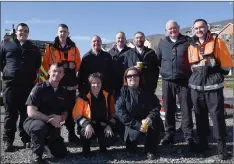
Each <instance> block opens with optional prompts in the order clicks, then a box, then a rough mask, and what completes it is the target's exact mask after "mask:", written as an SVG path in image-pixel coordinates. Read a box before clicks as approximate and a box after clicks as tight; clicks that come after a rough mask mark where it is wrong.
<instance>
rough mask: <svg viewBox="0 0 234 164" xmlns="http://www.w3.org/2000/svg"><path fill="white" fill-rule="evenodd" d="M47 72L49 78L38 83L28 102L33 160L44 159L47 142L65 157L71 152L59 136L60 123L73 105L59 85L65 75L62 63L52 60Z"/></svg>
mask: <svg viewBox="0 0 234 164" xmlns="http://www.w3.org/2000/svg"><path fill="white" fill-rule="evenodd" d="M48 73H49V75H50V77H49V80H48V81H45V82H43V83H40V84H37V85H36V86H35V87H34V88H33V89H32V91H31V93H30V95H29V97H28V100H27V102H26V105H27V114H28V118H27V119H26V120H25V122H24V129H25V131H26V132H27V133H28V135H30V137H31V148H32V153H33V154H32V163H43V162H44V161H43V159H42V155H43V152H44V146H45V145H48V148H49V150H50V151H51V154H52V155H53V156H55V157H59V158H63V157H65V156H66V155H67V154H68V153H67V149H66V146H65V144H64V141H63V138H62V137H61V136H60V128H61V126H60V123H61V122H63V121H64V120H66V118H67V109H70V106H69V105H71V103H69V100H68V99H67V98H68V96H67V91H66V90H65V89H64V88H62V87H59V86H58V84H59V82H60V80H61V79H62V78H63V76H64V68H63V64H62V63H54V64H52V65H51V66H50V69H49V71H48Z"/></svg>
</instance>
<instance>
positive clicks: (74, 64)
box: [42, 24, 81, 143]
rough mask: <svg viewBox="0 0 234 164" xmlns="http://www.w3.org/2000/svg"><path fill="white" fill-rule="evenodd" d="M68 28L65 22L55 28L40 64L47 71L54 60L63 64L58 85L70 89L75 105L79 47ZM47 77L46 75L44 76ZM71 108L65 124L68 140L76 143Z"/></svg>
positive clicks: (79, 62) (79, 59) (79, 60)
mask: <svg viewBox="0 0 234 164" xmlns="http://www.w3.org/2000/svg"><path fill="white" fill-rule="evenodd" d="M68 35H69V29H68V26H67V25H65V24H60V25H59V26H58V30H57V37H56V38H55V40H54V42H53V43H52V44H49V46H48V47H47V48H46V49H45V54H44V57H43V62H42V66H43V67H44V69H45V71H47V72H48V70H49V67H50V65H51V64H53V63H56V62H62V63H63V64H64V71H65V75H64V77H63V79H62V81H61V82H60V86H62V87H64V88H65V89H67V90H68V91H70V94H69V95H70V97H71V100H72V102H73V105H72V106H74V105H75V102H76V90H77V89H78V81H77V77H76V73H77V72H78V71H79V69H80V64H81V58H80V52H79V49H78V48H77V47H76V44H75V43H74V42H73V41H72V40H71V39H70V38H69V37H68ZM46 79H48V77H46ZM71 112H72V109H70V110H69V111H68V117H67V119H66V121H65V125H66V127H67V130H68V132H69V134H68V142H74V143H77V141H78V137H77V136H76V134H75V131H74V126H75V124H74V121H73V118H72V113H71Z"/></svg>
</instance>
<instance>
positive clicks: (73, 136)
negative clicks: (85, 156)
mask: <svg viewBox="0 0 234 164" xmlns="http://www.w3.org/2000/svg"><path fill="white" fill-rule="evenodd" d="M79 141H80V139H79V138H78V137H77V136H76V134H75V133H73V132H69V134H68V142H69V143H76V144H78V143H79Z"/></svg>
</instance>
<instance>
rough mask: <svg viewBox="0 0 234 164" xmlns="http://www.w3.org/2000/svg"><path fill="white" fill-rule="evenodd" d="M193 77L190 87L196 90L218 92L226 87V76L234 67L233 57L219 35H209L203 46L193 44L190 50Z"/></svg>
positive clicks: (189, 56) (190, 80)
mask: <svg viewBox="0 0 234 164" xmlns="http://www.w3.org/2000/svg"><path fill="white" fill-rule="evenodd" d="M188 58H189V63H190V65H191V68H192V71H193V73H192V75H191V77H190V79H189V86H190V87H191V88H192V89H195V90H204V91H209V90H216V89H219V88H223V87H224V83H223V82H224V75H227V74H228V73H229V71H230V69H231V67H232V66H233V62H232V57H231V55H230V53H229V51H228V49H227V46H226V44H225V42H224V41H223V40H222V39H220V38H218V36H217V34H210V33H208V35H207V38H206V41H205V42H204V43H202V44H200V43H199V42H196V43H195V44H194V43H192V44H191V45H190V46H189V48H188Z"/></svg>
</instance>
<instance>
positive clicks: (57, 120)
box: [48, 115, 62, 128]
mask: <svg viewBox="0 0 234 164" xmlns="http://www.w3.org/2000/svg"><path fill="white" fill-rule="evenodd" d="M61 120H62V117H61V116H60V115H53V116H51V118H50V119H49V121H48V122H49V123H51V124H52V125H53V126H54V127H56V128H60V127H61V125H60V122H61Z"/></svg>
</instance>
